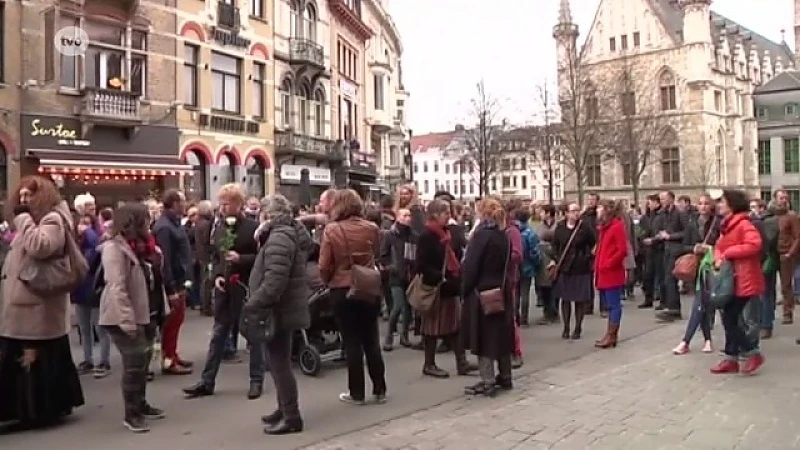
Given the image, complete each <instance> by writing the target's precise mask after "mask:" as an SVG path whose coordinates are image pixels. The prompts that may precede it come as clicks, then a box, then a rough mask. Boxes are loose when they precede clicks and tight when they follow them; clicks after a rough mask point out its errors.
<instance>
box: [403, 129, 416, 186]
mask: <svg viewBox="0 0 800 450" xmlns="http://www.w3.org/2000/svg"><path fill="white" fill-rule="evenodd" d="M413 137H414V130H412V129H410V128H409V130H408V141H406V149H405V150H406V157H405V160H406V161H405V166H406V168H407V169H408V176H405V177H404V178H406V180H405V181H407V182H409V183H413V182H414V158H413V156H412V153H411V139H412V138H413ZM403 172H404V175H405V171H403Z"/></svg>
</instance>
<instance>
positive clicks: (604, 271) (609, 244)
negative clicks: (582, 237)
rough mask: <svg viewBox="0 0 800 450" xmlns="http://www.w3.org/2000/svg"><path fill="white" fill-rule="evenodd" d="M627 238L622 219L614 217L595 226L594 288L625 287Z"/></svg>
mask: <svg viewBox="0 0 800 450" xmlns="http://www.w3.org/2000/svg"><path fill="white" fill-rule="evenodd" d="M629 245H630V244H629V243H628V237H627V234H626V233H625V224H624V223H623V221H622V219H621V218H619V217H615V218H613V219H611V220H610V221H609V222H607V223H599V224H598V225H597V248H596V249H595V258H594V275H595V286H596V287H597V289H611V288H617V287H620V286H624V285H625V272H626V269H625V258H626V257H627V256H628V246H629Z"/></svg>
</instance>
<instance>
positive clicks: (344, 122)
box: [339, 97, 356, 141]
mask: <svg viewBox="0 0 800 450" xmlns="http://www.w3.org/2000/svg"><path fill="white" fill-rule="evenodd" d="M340 103H341V104H340V107H339V122H340V123H341V131H340V133H341V134H340V136H339V137H340V138H341V139H344V140H345V141H351V140H354V139H356V132H355V131H356V111H355V108H356V105H355V103H353V101H352V100H350V99H347V98H344V97H342V99H341V102H340Z"/></svg>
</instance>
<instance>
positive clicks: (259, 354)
mask: <svg viewBox="0 0 800 450" xmlns="http://www.w3.org/2000/svg"><path fill="white" fill-rule="evenodd" d="M236 323H237V324H238V323H239V321H238V320H237V321H236ZM232 329H233V324H232V323H222V322H219V321H217V320H214V329H213V331H212V334H211V342H209V344H208V355H207V356H206V365H205V367H204V368H203V373H202V375H201V376H200V378H201V379H202V381H203V384H205V386H206V387H207V388H210V389H214V385H215V383H216V379H217V373H219V366H220V364H222V357H223V356H224V354H225V345H226V343H227V342H228V341H229V339H230V336H231V330H232ZM265 358H266V350H265V347H264V344H263V343H256V342H251V343H250V382H251V383H263V382H264V372H266V370H267V369H266V360H265Z"/></svg>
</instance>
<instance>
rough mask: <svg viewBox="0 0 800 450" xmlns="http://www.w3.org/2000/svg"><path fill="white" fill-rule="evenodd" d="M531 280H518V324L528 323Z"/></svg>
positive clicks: (529, 278) (523, 278)
mask: <svg viewBox="0 0 800 450" xmlns="http://www.w3.org/2000/svg"><path fill="white" fill-rule="evenodd" d="M532 284H533V279H532V278H531V277H524V276H523V277H522V278H520V279H519V310H518V313H519V318H520V319H519V321H520V323H528V319H529V318H530V310H531V285H532Z"/></svg>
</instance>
